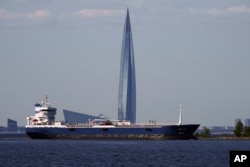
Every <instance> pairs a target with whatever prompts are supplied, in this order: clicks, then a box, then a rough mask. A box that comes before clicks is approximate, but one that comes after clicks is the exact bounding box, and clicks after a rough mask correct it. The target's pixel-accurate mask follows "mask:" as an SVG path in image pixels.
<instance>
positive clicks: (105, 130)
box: [26, 124, 199, 140]
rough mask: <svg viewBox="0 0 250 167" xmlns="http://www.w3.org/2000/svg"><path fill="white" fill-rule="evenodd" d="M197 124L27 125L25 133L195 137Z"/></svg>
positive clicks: (66, 136)
mask: <svg viewBox="0 0 250 167" xmlns="http://www.w3.org/2000/svg"><path fill="white" fill-rule="evenodd" d="M198 127H199V124H188V125H161V126H160V125H151V126H150V125H144V126H140V125H130V126H114V127H111V126H98V127H79V126H49V125H47V126H29V127H26V133H27V135H28V136H29V137H30V138H31V139H112V140H115V139H118V140H121V139H125V140H129V139H132V140H147V139H159V140H160V139H166V140H168V139H169V140H174V139H184V140H188V139H196V138H195V137H194V135H193V133H194V132H195V131H196V130H197V128H198Z"/></svg>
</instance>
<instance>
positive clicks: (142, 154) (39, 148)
mask: <svg viewBox="0 0 250 167" xmlns="http://www.w3.org/2000/svg"><path fill="white" fill-rule="evenodd" d="M230 150H250V141H247V140H183V141H181V140H148V141H136V140H117V141H114V140H30V139H22V140H16V139H11V140H0V167H12V166H13V167H18V166H20V167H26V166H27V167H29V166H30V167H33V166H46V167H47V166H51V167H57V166H58V167H64V166H70V167H73V166H76V167H80V166H84V167H85V166H87V167H88V166H90V167H92V166H98V167H102V166H105V167H109V166H110V167H111V166H112V167H113V166H114V167H117V166H124V167H133V166H135V167H146V166H152V167H155V166H162V167H168V166H169V167H172V166H173V167H174V166H176V167H179V166H180V167H183V166H184V167H185V166H190V167H206V166H208V167H209V166H214V167H223V166H229V151H230Z"/></svg>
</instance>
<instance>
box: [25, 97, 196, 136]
mask: <svg viewBox="0 0 250 167" xmlns="http://www.w3.org/2000/svg"><path fill="white" fill-rule="evenodd" d="M56 110H57V109H56V108H55V107H52V106H51V105H50V104H49V103H48V97H47V96H46V98H45V99H44V101H42V102H41V103H37V104H35V115H33V116H28V117H27V125H26V134H27V135H28V136H29V137H30V138H31V139H112V140H115V139H118V140H121V139H126V140H129V139H132V140H147V139H159V140H160V139H163V140H164V139H165V140H167V139H169V140H174V139H184V140H187V139H196V138H195V136H194V135H193V133H194V132H195V131H196V130H197V128H198V127H199V124H186V125H184V124H182V123H181V122H182V121H181V120H182V118H181V114H182V113H181V109H180V118H179V122H178V123H177V124H172V125H164V124H157V123H156V122H155V121H150V122H149V123H147V124H131V123H130V121H127V120H109V119H93V120H89V121H88V122H87V123H78V124H72V123H66V122H63V121H55V115H56Z"/></svg>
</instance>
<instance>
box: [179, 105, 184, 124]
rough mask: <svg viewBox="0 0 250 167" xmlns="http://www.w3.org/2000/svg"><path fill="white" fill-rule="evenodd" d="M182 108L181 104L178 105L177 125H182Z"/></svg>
mask: <svg viewBox="0 0 250 167" xmlns="http://www.w3.org/2000/svg"><path fill="white" fill-rule="evenodd" d="M182 108H183V106H182V104H180V116H179V123H178V125H181V124H182Z"/></svg>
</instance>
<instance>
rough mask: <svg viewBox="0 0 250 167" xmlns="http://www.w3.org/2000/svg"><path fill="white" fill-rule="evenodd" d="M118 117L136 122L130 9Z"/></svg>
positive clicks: (125, 29) (125, 38) (122, 59)
mask: <svg viewBox="0 0 250 167" xmlns="http://www.w3.org/2000/svg"><path fill="white" fill-rule="evenodd" d="M118 119H119V120H129V121H130V122H131V123H135V122H136V82H135V63H134V49H133V40H132V31H131V25H130V18H129V10H128V9H127V16H126V19H125V25H124V32H123V40H122V51H121V64H120V80H119V94H118Z"/></svg>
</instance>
